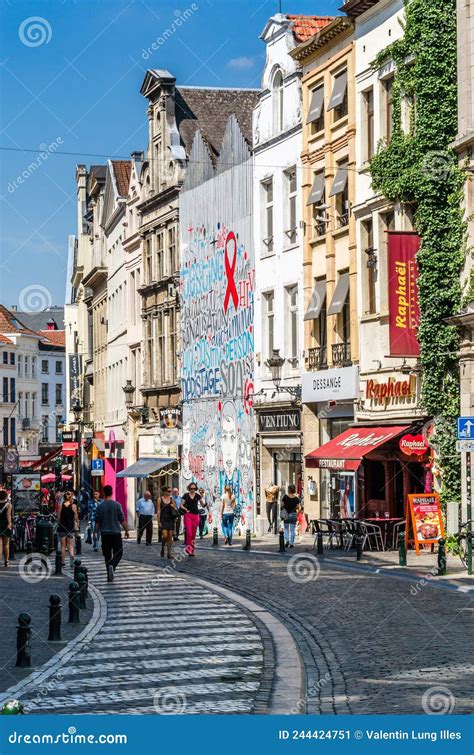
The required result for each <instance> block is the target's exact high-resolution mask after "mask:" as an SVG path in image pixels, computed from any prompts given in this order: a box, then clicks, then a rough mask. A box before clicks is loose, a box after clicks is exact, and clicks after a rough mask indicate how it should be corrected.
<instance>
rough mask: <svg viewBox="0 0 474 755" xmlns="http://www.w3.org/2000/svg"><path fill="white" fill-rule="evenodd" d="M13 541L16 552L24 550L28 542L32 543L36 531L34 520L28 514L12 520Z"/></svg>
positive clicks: (19, 515) (18, 515)
mask: <svg viewBox="0 0 474 755" xmlns="http://www.w3.org/2000/svg"><path fill="white" fill-rule="evenodd" d="M12 529H13V536H12V537H13V540H14V542H15V548H16V550H18V551H24V550H26V545H27V543H28V542H31V543H33V542H34V539H35V531H36V518H35V517H34V516H31V515H30V514H17V515H16V516H15V517H14V518H13V528H12Z"/></svg>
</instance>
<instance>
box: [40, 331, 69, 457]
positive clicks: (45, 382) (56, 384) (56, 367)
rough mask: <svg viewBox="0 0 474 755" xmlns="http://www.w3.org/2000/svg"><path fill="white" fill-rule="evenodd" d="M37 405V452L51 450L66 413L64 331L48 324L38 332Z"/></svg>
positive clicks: (42, 454) (57, 438) (56, 442)
mask: <svg viewBox="0 0 474 755" xmlns="http://www.w3.org/2000/svg"><path fill="white" fill-rule="evenodd" d="M39 335H40V336H41V337H42V339H41V341H40V342H39V344H38V349H39V353H38V383H39V386H38V396H39V401H40V405H39V408H38V412H39V419H40V438H39V443H40V454H41V456H44V455H45V454H47V453H49V452H50V451H52V450H54V446H57V445H58V444H59V442H60V440H61V438H60V432H59V430H58V425H60V424H61V423H62V422H63V421H64V419H65V416H66V353H65V333H64V330H58V329H57V328H56V327H55V325H54V323H50V324H49V325H48V327H47V329H46V330H41V331H39Z"/></svg>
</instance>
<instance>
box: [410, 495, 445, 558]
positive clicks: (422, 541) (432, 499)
mask: <svg viewBox="0 0 474 755" xmlns="http://www.w3.org/2000/svg"><path fill="white" fill-rule="evenodd" d="M408 507H409V512H408V518H407V530H406V531H407V538H408V533H409V530H410V529H411V531H412V533H413V541H414V543H415V549H416V552H417V554H418V553H419V552H420V545H431V544H432V543H437V542H438V540H439V538H440V537H443V538H444V524H443V517H442V515H441V505H440V500H439V496H438V494H437V493H418V494H413V495H409V496H408ZM410 524H411V527H410V526H409V525H410Z"/></svg>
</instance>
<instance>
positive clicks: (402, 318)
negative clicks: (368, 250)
mask: <svg viewBox="0 0 474 755" xmlns="http://www.w3.org/2000/svg"><path fill="white" fill-rule="evenodd" d="M419 247H420V237H419V236H418V234H416V233H406V232H405V233H398V232H395V231H391V232H389V234H388V300H389V318H388V319H389V339H390V356H418V354H419V353H420V344H419V343H418V339H417V333H418V324H419V320H420V310H419V306H418V287H417V277H418V267H417V264H416V254H417V252H418V249H419Z"/></svg>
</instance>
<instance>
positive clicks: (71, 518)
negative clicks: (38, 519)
mask: <svg viewBox="0 0 474 755" xmlns="http://www.w3.org/2000/svg"><path fill="white" fill-rule="evenodd" d="M78 531H79V512H78V510H77V506H76V504H75V503H74V498H73V494H72V493H71V491H70V490H66V492H65V493H64V496H63V502H62V504H61V507H60V509H59V519H58V536H59V540H60V543H61V563H62V565H63V566H66V545H67V550H68V553H69V562H70V564H71V566H73V564H74V538H75V536H76V532H78Z"/></svg>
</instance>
